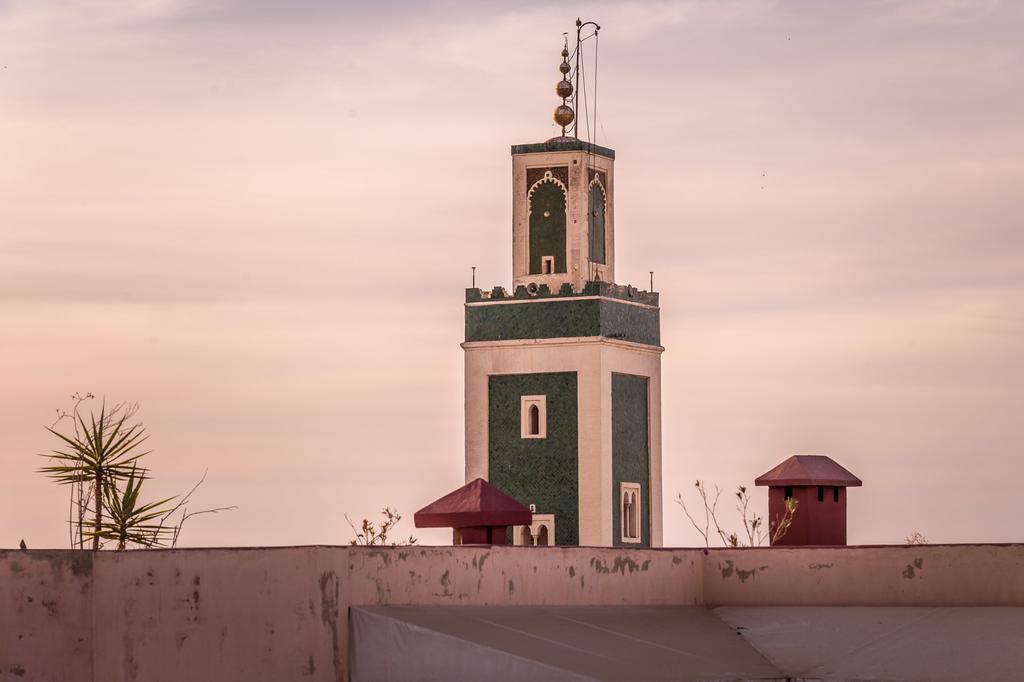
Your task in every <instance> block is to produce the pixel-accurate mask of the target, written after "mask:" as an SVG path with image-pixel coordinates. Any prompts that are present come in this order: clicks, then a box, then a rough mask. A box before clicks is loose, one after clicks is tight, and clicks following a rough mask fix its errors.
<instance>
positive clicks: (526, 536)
mask: <svg viewBox="0 0 1024 682" xmlns="http://www.w3.org/2000/svg"><path fill="white" fill-rule="evenodd" d="M520 537H521V538H522V540H521V542H520V544H522V545H524V546H526V547H529V546H530V545H532V544H533V534H532V533H530V527H529V526H523V532H522V533H521V534H520Z"/></svg>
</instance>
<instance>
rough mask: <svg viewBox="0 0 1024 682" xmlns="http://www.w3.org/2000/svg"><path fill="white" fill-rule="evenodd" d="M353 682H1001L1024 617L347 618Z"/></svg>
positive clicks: (649, 613)
mask: <svg viewBox="0 0 1024 682" xmlns="http://www.w3.org/2000/svg"><path fill="white" fill-rule="evenodd" d="M350 620H351V628H352V629H351V635H352V644H353V646H352V651H351V655H352V667H351V674H352V680H353V682H359V681H360V680H399V679H401V680H436V679H445V680H480V679H486V680H488V682H499V681H501V680H518V679H531V680H538V681H548V680H559V681H561V680H577V681H578V680H786V679H792V680H937V681H942V680H964V679H971V680H1006V679H1020V676H1021V674H1022V673H1021V671H1022V670H1024V646H1021V642H1024V607H828V606H824V607H822V606H817V607H788V606H763V607H756V606H754V607H720V608H717V609H713V610H712V609H706V608H703V607H697V606H693V607H686V606H664V607H659V606H579V607H567V606H559V607H546V606H481V607H457V606H437V607H401V606H380V607H358V608H357V607H353V608H352V609H351V610H350Z"/></svg>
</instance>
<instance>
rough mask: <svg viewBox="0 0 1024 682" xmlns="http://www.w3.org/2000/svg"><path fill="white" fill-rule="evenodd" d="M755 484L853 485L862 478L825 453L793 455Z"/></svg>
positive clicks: (858, 483) (758, 479) (762, 476)
mask: <svg viewBox="0 0 1024 682" xmlns="http://www.w3.org/2000/svg"><path fill="white" fill-rule="evenodd" d="M754 485H767V486H780V485H831V486H842V487H852V486H858V485H862V483H861V480H860V479H859V478H857V477H856V476H854V475H853V474H851V473H850V472H849V471H847V470H846V469H844V468H843V467H841V466H839V464H838V463H837V462H836V461H835V460H834V459H832V458H831V457H826V456H825V455H793V456H792V457H790V458H789V459H787V460H786V461H785V462H783V463H782V464H780V465H778V466H777V467H775V468H774V469H772V470H771V471H769V472H768V473H766V474H762V475H761V476H758V477H757V478H756V479H754Z"/></svg>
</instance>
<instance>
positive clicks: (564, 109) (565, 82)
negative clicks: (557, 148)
mask: <svg viewBox="0 0 1024 682" xmlns="http://www.w3.org/2000/svg"><path fill="white" fill-rule="evenodd" d="M558 70H559V72H561V74H562V80H560V81H559V82H558V85H556V86H555V94H556V95H558V96H559V97H561V98H562V103H561V104H560V105H558V107H557V108H555V114H554V119H555V123H557V124H558V125H560V126H561V127H562V137H565V128H566V126H568V125H569V124H570V123H572V122H573V120H574V119H575V118H576V112H574V111H573V110H572V107H570V106H569V105H568V104H566V103H565V101H566V100H567V99H568V98H569V97H571V96H572V93H573V87H572V83H570V82H569V72H570V71H572V67H571V66H569V38H568V36H566V38H565V45H564V46H563V47H562V63H561V64H559V65H558Z"/></svg>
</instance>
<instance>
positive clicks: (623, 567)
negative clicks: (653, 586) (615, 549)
mask: <svg viewBox="0 0 1024 682" xmlns="http://www.w3.org/2000/svg"><path fill="white" fill-rule="evenodd" d="M590 567H591V568H593V569H594V571H595V572H596V573H602V574H605V575H607V574H609V573H619V574H621V575H626V571H629V573H630V574H633V573H635V572H636V571H638V570H639V571H646V570H649V569H650V567H651V560H650V559H647V560H645V561H644V563H643V564H638V563H637V562H636V561H634V560H633V559H632V558H631V557H629V556H622V555H618V556H616V557H615V560H614V561H612V565H611V566H609V565H608V564H607V563H605V561H604V560H602V559H600V558H598V557H591V559H590Z"/></svg>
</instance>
